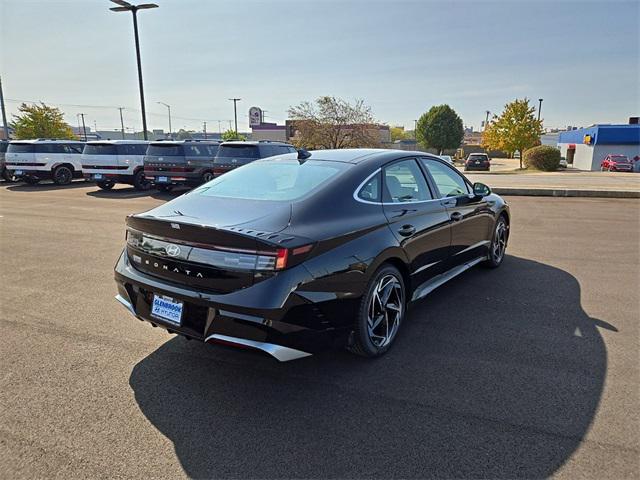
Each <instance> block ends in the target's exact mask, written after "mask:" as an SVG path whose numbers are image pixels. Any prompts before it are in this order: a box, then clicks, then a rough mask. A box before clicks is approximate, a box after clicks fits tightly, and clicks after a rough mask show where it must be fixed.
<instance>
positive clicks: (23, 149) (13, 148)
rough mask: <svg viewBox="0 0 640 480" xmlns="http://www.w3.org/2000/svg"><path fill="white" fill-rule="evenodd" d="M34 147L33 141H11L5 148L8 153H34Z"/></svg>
mask: <svg viewBox="0 0 640 480" xmlns="http://www.w3.org/2000/svg"><path fill="white" fill-rule="evenodd" d="M35 151H36V147H35V145H34V144H33V143H11V144H9V148H7V152H8V153H34V152H35Z"/></svg>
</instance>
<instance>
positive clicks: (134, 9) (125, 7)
mask: <svg viewBox="0 0 640 480" xmlns="http://www.w3.org/2000/svg"><path fill="white" fill-rule="evenodd" d="M111 1H112V2H113V3H115V4H117V5H120V6H119V7H113V8H110V9H109V10H111V11H113V12H131V14H132V16H133V34H134V38H135V42H136V60H137V63H138V86H139V88H140V107H141V109H142V131H143V135H144V139H145V140H147V113H146V112H145V108H144V88H143V86H142V64H141V62H140V40H139V38H138V10H144V9H148V8H158V5H156V4H155V3H144V4H142V5H131V4H130V3H128V2H125V1H124V0H111Z"/></svg>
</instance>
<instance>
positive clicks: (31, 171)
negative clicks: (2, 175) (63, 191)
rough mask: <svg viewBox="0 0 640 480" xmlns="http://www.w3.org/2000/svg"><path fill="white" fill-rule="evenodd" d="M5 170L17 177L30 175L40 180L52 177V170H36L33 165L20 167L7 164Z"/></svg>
mask: <svg viewBox="0 0 640 480" xmlns="http://www.w3.org/2000/svg"><path fill="white" fill-rule="evenodd" d="M7 172H8V173H9V175H13V176H14V177H16V178H17V179H20V178H26V177H31V178H38V179H40V180H51V178H53V172H52V171H51V170H37V169H35V168H33V167H27V168H20V167H14V166H13V165H12V166H7Z"/></svg>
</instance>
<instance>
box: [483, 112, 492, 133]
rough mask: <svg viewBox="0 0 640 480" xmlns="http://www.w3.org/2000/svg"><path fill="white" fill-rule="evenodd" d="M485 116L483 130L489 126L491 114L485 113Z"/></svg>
mask: <svg viewBox="0 0 640 480" xmlns="http://www.w3.org/2000/svg"><path fill="white" fill-rule="evenodd" d="M486 114H487V116H486V117H485V119H484V129H485V130H486V129H487V125H489V115H491V112H490V111H489V110H487V111H486Z"/></svg>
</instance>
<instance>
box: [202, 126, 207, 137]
mask: <svg viewBox="0 0 640 480" xmlns="http://www.w3.org/2000/svg"><path fill="white" fill-rule="evenodd" d="M202 133H204V139H205V140H206V139H207V122H202Z"/></svg>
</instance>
